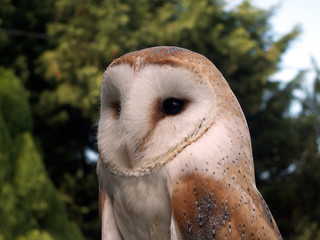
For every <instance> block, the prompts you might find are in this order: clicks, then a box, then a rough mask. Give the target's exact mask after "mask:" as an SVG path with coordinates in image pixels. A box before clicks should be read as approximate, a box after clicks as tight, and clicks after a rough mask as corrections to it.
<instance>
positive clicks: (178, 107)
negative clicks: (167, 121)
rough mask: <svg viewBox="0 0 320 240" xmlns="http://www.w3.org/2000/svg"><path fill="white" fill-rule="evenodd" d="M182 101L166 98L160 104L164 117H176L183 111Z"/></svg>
mask: <svg viewBox="0 0 320 240" xmlns="http://www.w3.org/2000/svg"><path fill="white" fill-rule="evenodd" d="M183 107H184V101H183V100H181V99H178V98H167V99H165V100H164V101H163V103H162V112H163V114H166V115H176V114H178V113H180V112H181V111H182V110H183Z"/></svg>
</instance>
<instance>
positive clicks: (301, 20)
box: [252, 0, 320, 80]
mask: <svg viewBox="0 0 320 240" xmlns="http://www.w3.org/2000/svg"><path fill="white" fill-rule="evenodd" d="M252 2H253V4H255V5H256V6H259V7H262V8H269V7H270V6H274V5H277V4H278V5H279V8H278V10H277V12H276V14H275V16H274V17H273V18H272V19H271V23H272V26H273V28H274V31H275V33H276V34H279V35H282V34H284V33H286V32H288V31H290V30H291V29H292V28H293V27H294V26H295V25H298V24H299V25H300V26H301V29H302V34H301V35H300V36H299V37H298V39H297V40H296V41H295V42H293V44H292V45H291V46H290V48H289V50H288V51H287V52H286V53H285V55H284V56H283V58H282V62H281V67H282V68H283V70H282V71H280V72H279V73H278V74H277V75H275V76H274V77H276V78H280V79H282V80H290V79H292V77H293V76H294V75H295V74H296V73H297V71H298V69H310V68H312V64H311V56H313V57H314V58H315V59H316V61H317V63H318V65H319V64H320V17H319V11H320V1H319V0H304V1H303V0H252ZM312 75H313V73H310V74H309V77H310V78H312Z"/></svg>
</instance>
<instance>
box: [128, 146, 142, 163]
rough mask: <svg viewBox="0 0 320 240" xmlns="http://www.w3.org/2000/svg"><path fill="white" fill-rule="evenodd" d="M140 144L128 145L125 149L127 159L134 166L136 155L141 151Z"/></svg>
mask: <svg viewBox="0 0 320 240" xmlns="http://www.w3.org/2000/svg"><path fill="white" fill-rule="evenodd" d="M139 146H140V145H139V144H136V145H134V144H132V145H126V147H125V149H126V153H127V157H128V159H129V162H130V163H131V164H132V166H133V164H134V162H135V159H136V154H137V152H138V149H139Z"/></svg>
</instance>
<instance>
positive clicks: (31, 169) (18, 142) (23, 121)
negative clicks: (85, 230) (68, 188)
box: [0, 68, 83, 240]
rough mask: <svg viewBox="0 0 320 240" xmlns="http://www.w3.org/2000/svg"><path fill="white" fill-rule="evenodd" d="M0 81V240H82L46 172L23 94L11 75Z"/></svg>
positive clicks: (1, 75) (4, 73)
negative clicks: (68, 217) (33, 134)
mask: <svg viewBox="0 0 320 240" xmlns="http://www.w3.org/2000/svg"><path fill="white" fill-rule="evenodd" d="M0 79H1V81H0V164H1V169H0V182H1V185H0V199H1V204H0V222H1V225H0V239H6V240H10V239H17V240H18V239H19V240H27V239H28V240H29V239H48V240H51V239H77V240H78V239H83V238H82V234H81V232H80V231H79V229H78V227H77V226H76V225H75V224H74V223H71V222H70V221H69V220H68V219H67V213H66V209H65V206H64V203H63V201H62V200H61V198H60V195H59V193H58V192H57V190H56V189H55V187H54V186H53V184H52V182H51V180H50V179H49V177H48V175H47V173H46V170H45V167H44V165H43V161H42V156H41V154H40V152H39V150H38V147H37V145H36V143H35V140H34V138H33V136H32V115H31V108H30V105H29V103H28V98H27V92H26V91H25V89H24V88H23V86H22V85H21V83H20V80H19V79H18V78H17V77H16V76H14V74H13V73H12V72H11V71H8V70H5V69H3V68H0Z"/></svg>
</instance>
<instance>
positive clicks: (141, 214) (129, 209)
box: [111, 176, 171, 239]
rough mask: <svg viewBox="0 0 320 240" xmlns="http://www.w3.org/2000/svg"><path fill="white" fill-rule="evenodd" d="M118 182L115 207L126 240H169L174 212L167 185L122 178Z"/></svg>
mask: <svg viewBox="0 0 320 240" xmlns="http://www.w3.org/2000/svg"><path fill="white" fill-rule="evenodd" d="M115 182H116V183H117V184H112V186H111V188H112V189H111V192H112V196H113V207H114V213H115V219H116V222H117V224H118V227H119V230H120V232H121V234H122V236H123V237H124V239H168V238H169V234H170V217H171V208H170V199H169V195H168V191H167V187H166V183H165V181H164V180H160V179H158V178H157V177H155V176H146V177H121V178H118V179H117V180H116V181H115ZM137 226H139V227H138V228H137Z"/></svg>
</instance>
